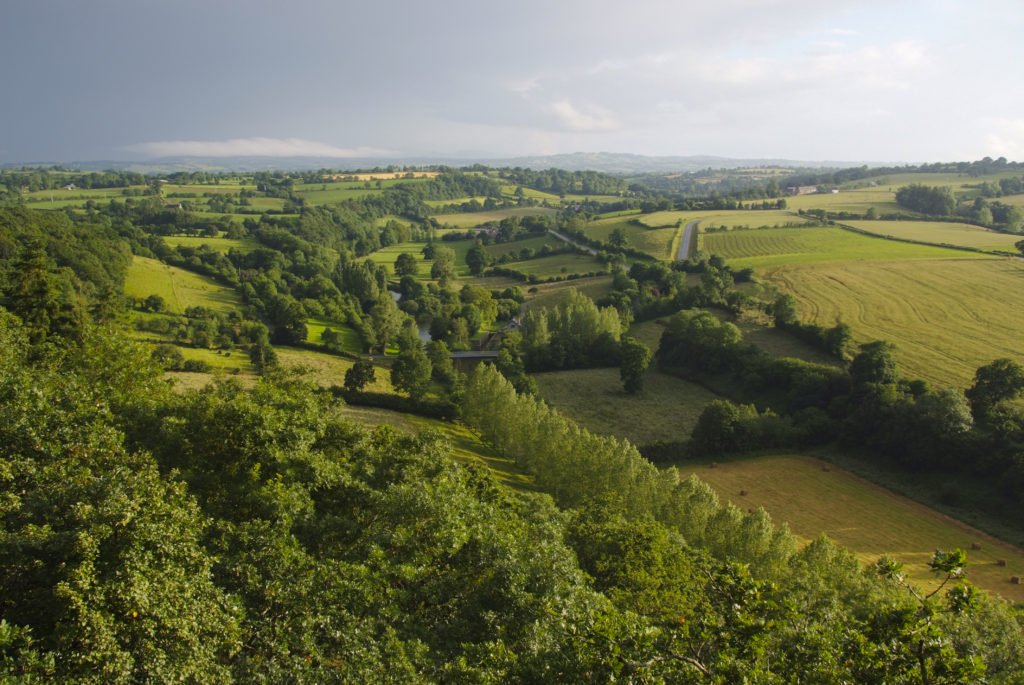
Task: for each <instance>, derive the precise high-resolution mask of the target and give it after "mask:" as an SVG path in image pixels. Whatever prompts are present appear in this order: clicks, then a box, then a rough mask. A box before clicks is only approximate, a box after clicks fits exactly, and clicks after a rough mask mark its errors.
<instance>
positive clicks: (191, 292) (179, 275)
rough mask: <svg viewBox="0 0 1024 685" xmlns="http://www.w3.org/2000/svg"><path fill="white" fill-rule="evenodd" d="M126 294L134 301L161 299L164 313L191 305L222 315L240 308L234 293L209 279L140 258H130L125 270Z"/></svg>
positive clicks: (180, 310) (153, 260) (176, 311)
mask: <svg viewBox="0 0 1024 685" xmlns="http://www.w3.org/2000/svg"><path fill="white" fill-rule="evenodd" d="M125 293H126V294H127V295H129V296H130V297H136V298H145V297H147V296H148V295H159V296H160V297H162V298H164V303H165V304H166V305H167V310H168V311H171V312H174V313H177V314H180V313H182V312H184V311H185V308H186V307H192V306H202V307H207V308H209V309H212V310H214V311H216V312H220V313H223V314H227V313H229V312H231V311H234V310H236V309H240V308H241V306H242V304H241V301H240V300H239V299H238V294H237V293H236V292H235V291H234V290H232V289H231V288H228V287H226V286H223V285H220V284H219V283H217V282H216V281H214V280H213V279H211V278H207V277H206V276H200V275H198V274H194V273H192V272H190V271H185V270H184V269H179V268H177V267H173V266H168V265H167V264H163V263H162V262H159V261H157V260H155V259H149V258H146V257H139V256H136V257H134V258H133V259H132V264H131V267H129V269H128V277H127V279H126V280H125Z"/></svg>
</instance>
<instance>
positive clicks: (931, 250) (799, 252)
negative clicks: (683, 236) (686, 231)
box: [699, 227, 987, 269]
mask: <svg viewBox="0 0 1024 685" xmlns="http://www.w3.org/2000/svg"><path fill="white" fill-rule="evenodd" d="M699 245H700V247H701V249H704V250H707V251H708V252H710V253H712V254H719V255H722V256H723V257H725V258H726V259H727V260H728V262H729V265H730V266H732V267H733V268H737V269H742V268H746V267H751V268H754V269H771V268H776V267H780V266H790V265H794V264H812V263H821V262H854V261H860V260H904V261H905V260H914V259H933V260H935V259H966V258H972V257H975V258H978V259H986V258H987V257H985V256H984V255H972V254H971V253H966V252H960V251H953V250H949V249H946V248H941V247H934V246H931V245H911V244H909V243H901V242H896V241H893V240H884V239H882V238H873V237H871V236H865V235H861V234H858V233H854V232H852V231H844V230H843V229H841V228H831V227H827V228H826V227H807V228H768V229H758V230H750V231H725V232H722V233H708V234H704V233H702V234H701V235H700V241H699Z"/></svg>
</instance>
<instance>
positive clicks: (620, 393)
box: [531, 368, 720, 445]
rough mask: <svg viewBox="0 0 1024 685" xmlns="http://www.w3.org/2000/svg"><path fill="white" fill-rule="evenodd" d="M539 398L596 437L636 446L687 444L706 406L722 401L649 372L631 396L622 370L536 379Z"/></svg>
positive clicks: (549, 374) (553, 373)
mask: <svg viewBox="0 0 1024 685" xmlns="http://www.w3.org/2000/svg"><path fill="white" fill-rule="evenodd" d="M531 375H532V376H533V377H534V378H535V379H536V380H537V387H538V388H539V391H540V397H541V398H542V399H543V400H544V401H545V402H547V403H548V404H550V405H551V406H552V407H554V408H556V409H557V410H558V411H559V413H561V414H562V415H563V416H565V417H567V418H570V419H572V420H573V421H575V422H576V423H578V424H579V425H581V426H583V427H584V428H586V429H587V430H589V431H591V432H592V433H596V434H599V435H614V436H616V437H618V438H626V439H627V440H629V441H630V442H631V443H633V444H634V445H638V444H645V443H649V442H653V441H655V440H685V439H686V438H688V437H690V431H692V430H693V427H694V426H695V425H696V424H697V418H698V417H699V416H700V413H701V411H702V410H703V408H704V405H705V404H706V403H708V402H710V401H711V400H715V399H720V398H719V396H718V395H716V394H714V393H712V392H711V391H710V390H706V389H704V388H702V387H701V386H699V385H696V384H693V383H688V382H686V381H683V380H680V379H679V378H675V377H673V376H669V375H666V374H663V373H660V372H658V371H657V370H654V369H649V370H648V371H647V372H646V373H645V374H644V390H643V392H641V393H639V394H637V395H628V394H626V392H625V391H624V390H623V389H622V381H621V380H620V378H619V369H618V368H606V369H576V370H572V371H551V372H546V373H535V374H531Z"/></svg>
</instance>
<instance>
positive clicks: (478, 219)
mask: <svg viewBox="0 0 1024 685" xmlns="http://www.w3.org/2000/svg"><path fill="white" fill-rule="evenodd" d="M557 211H558V210H556V209H548V208H546V207H513V208H512V209H496V210H494V211H491V212H463V213H461V214H437V215H435V216H434V217H433V218H434V219H435V220H437V223H439V224H441V225H442V226H451V227H453V228H473V227H475V226H484V225H486V224H492V225H496V224H498V223H500V222H501V220H502V219H506V218H508V217H510V216H518V217H523V216H540V215H543V214H548V215H553V214H555V213H557Z"/></svg>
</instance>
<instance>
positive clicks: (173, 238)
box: [163, 235, 259, 254]
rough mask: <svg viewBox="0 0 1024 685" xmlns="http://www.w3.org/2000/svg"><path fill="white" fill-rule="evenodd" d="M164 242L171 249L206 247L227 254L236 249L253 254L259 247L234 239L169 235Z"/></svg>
mask: <svg viewBox="0 0 1024 685" xmlns="http://www.w3.org/2000/svg"><path fill="white" fill-rule="evenodd" d="M163 238H164V242H165V243H166V244H167V245H168V246H169V247H177V246H178V245H182V246H184V247H200V246H202V245H206V246H207V247H209V248H210V249H211V250H213V251H214V252H220V253H222V254H227V253H228V252H229V251H230V250H232V249H235V250H238V251H240V252H243V253H246V252H252V251H253V250H254V249H256V248H257V247H259V243H257V242H256V241H255V240H234V239H232V238H224V237H219V238H202V237H193V236H184V235H167V236H164V237H163Z"/></svg>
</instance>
